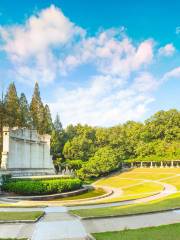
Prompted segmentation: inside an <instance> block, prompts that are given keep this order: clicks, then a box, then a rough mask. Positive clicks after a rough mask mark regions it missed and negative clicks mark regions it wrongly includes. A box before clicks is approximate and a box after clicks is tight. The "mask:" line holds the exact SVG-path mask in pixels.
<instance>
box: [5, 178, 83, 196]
mask: <svg viewBox="0 0 180 240" xmlns="http://www.w3.org/2000/svg"><path fill="white" fill-rule="evenodd" d="M81 187H82V181H81V180H80V179H77V178H72V179H51V180H49V179H48V180H37V179H36V180H9V181H7V182H5V183H4V184H3V185H2V190H3V191H5V192H14V193H17V194H22V195H46V194H55V193H62V192H69V191H73V190H76V189H79V188H81Z"/></svg>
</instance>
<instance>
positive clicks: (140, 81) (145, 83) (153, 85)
mask: <svg viewBox="0 0 180 240" xmlns="http://www.w3.org/2000/svg"><path fill="white" fill-rule="evenodd" d="M159 84H160V82H158V81H157V80H156V79H155V78H154V76H152V75H151V74H150V73H148V72H141V73H140V74H139V76H138V77H136V78H135V80H134V84H133V88H134V89H136V90H137V91H139V92H144V93H146V92H151V91H154V90H156V89H157V87H158V86H159Z"/></svg>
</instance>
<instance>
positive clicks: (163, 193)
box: [68, 181, 177, 210]
mask: <svg viewBox="0 0 180 240" xmlns="http://www.w3.org/2000/svg"><path fill="white" fill-rule="evenodd" d="M156 182H157V181H156ZM158 183H160V182H158ZM160 184H162V185H163V187H164V190H163V191H161V192H160V193H158V194H155V195H152V196H148V197H144V198H140V199H136V200H125V201H120V202H112V203H99V204H92V205H81V206H68V209H69V210H77V209H93V208H104V207H115V206H124V205H128V204H135V203H144V202H149V201H152V200H156V199H159V198H162V197H166V196H168V195H170V194H173V193H176V192H177V189H176V187H174V186H173V185H171V184H167V183H160ZM118 190H119V189H118Z"/></svg>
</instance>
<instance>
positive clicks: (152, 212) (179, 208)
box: [73, 207, 180, 220]
mask: <svg viewBox="0 0 180 240" xmlns="http://www.w3.org/2000/svg"><path fill="white" fill-rule="evenodd" d="M175 210H180V207H177V208H170V209H165V210H158V211H149V212H144V213H131V214H123V215H109V216H96V217H95V216H94V217H80V216H78V215H76V214H73V215H74V216H76V217H78V218H79V219H80V220H91V219H92V220H93V219H108V218H119V217H131V216H138V215H147V214H155V213H163V212H171V211H175Z"/></svg>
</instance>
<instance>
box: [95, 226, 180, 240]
mask: <svg viewBox="0 0 180 240" xmlns="http://www.w3.org/2000/svg"><path fill="white" fill-rule="evenodd" d="M93 236H94V237H95V238H96V240H152V239H154V240H179V236H180V223H176V224H171V225H163V226H158V227H148V228H140V229H131V230H123V231H119V232H105V233H95V234H93Z"/></svg>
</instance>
